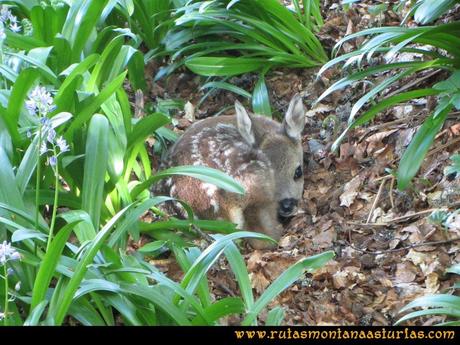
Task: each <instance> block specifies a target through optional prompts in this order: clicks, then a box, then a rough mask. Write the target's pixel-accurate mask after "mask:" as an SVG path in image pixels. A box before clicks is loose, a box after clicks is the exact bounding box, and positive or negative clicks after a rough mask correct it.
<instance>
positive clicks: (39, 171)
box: [34, 121, 42, 255]
mask: <svg viewBox="0 0 460 345" xmlns="http://www.w3.org/2000/svg"><path fill="white" fill-rule="evenodd" d="M41 146H42V123H41V122H40V121H39V123H38V158H37V171H36V173H37V178H36V180H35V222H34V225H35V230H38V215H39V213H40V211H39V208H40V205H39V201H40V179H41V174H42V169H41V168H42V165H41V162H40V147H41ZM37 250H38V248H37V242H36V241H34V254H35V255H37Z"/></svg>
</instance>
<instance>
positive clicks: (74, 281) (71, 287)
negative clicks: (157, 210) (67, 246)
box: [52, 205, 132, 325]
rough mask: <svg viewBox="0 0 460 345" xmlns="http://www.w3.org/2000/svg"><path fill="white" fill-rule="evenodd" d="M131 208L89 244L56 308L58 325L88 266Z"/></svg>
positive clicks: (120, 213)
mask: <svg viewBox="0 0 460 345" xmlns="http://www.w3.org/2000/svg"><path fill="white" fill-rule="evenodd" d="M131 206H132V205H129V206H127V207H125V208H124V209H122V210H121V211H120V212H118V213H117V214H116V215H115V216H114V217H113V218H112V219H110V220H109V221H108V222H107V224H105V225H104V227H103V228H102V229H101V231H99V233H98V234H97V235H96V237H95V238H94V240H92V241H91V243H90V244H89V246H88V248H87V250H86V252H85V254H84V255H83V257H82V258H81V259H80V260H79V261H78V264H77V267H76V268H75V271H74V273H73V276H72V278H71V279H70V281H69V283H68V284H67V286H66V287H65V290H64V291H63V295H62V298H61V299H60V301H59V303H58V304H57V306H56V311H55V315H52V317H54V320H55V322H56V325H60V324H62V322H63V320H64V317H65V316H66V314H67V312H68V310H69V307H70V305H71V303H72V300H73V297H74V295H75V292H76V291H77V289H78V286H79V285H80V283H81V281H82V280H83V278H84V276H85V273H86V271H87V270H88V265H89V264H91V263H92V261H93V259H94V257H95V256H96V254H97V252H98V251H99V249H100V248H101V246H102V245H103V244H104V242H105V240H106V239H107V236H108V235H109V234H110V231H111V230H112V227H113V226H114V225H115V223H116V222H117V221H118V219H120V217H121V216H123V214H124V213H125V212H126V211H127V210H128V209H129V208H130V207H131Z"/></svg>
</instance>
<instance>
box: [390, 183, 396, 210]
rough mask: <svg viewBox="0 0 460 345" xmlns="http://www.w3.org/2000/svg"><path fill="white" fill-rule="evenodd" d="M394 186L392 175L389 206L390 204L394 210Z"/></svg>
mask: <svg viewBox="0 0 460 345" xmlns="http://www.w3.org/2000/svg"><path fill="white" fill-rule="evenodd" d="M394 185H395V177H394V176H393V175H392V176H391V180H390V192H389V193H390V204H391V208H392V209H393V208H395V202H394V200H393V187H394Z"/></svg>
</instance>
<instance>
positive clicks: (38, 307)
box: [0, 0, 333, 325]
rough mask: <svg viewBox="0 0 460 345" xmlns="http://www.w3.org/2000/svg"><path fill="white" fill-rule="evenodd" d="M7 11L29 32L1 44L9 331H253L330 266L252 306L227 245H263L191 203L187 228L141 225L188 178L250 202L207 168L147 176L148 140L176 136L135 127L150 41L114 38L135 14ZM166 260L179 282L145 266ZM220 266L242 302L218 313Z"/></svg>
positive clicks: (240, 263)
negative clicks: (220, 263) (162, 188)
mask: <svg viewBox="0 0 460 345" xmlns="http://www.w3.org/2000/svg"><path fill="white" fill-rule="evenodd" d="M1 3H8V4H12V5H8V8H7V10H8V11H12V12H11V13H14V15H16V16H17V17H18V18H20V20H21V23H25V22H27V21H29V22H30V25H31V26H30V31H29V32H28V33H26V32H25V30H24V31H20V32H15V30H16V28H15V27H14V26H13V29H14V30H11V27H9V28H4V31H3V34H1V32H0V46H2V48H4V49H2V50H1V53H0V54H1V59H0V166H1V169H0V186H1V187H0V243H1V245H0V269H1V271H0V301H1V302H0V310H1V312H0V322H1V323H2V324H3V325H23V324H24V325H61V324H67V323H73V322H75V320H76V321H77V322H78V323H80V324H83V325H114V324H118V323H123V324H127V325H194V324H197V325H198V324H199V325H214V324H218V323H219V319H220V318H222V317H223V316H225V315H228V314H238V315H239V314H241V315H243V317H244V323H245V324H255V323H256V322H257V321H256V317H257V315H258V313H259V312H260V310H262V309H263V308H265V307H266V305H267V303H268V302H269V301H271V300H272V299H273V298H274V297H275V296H276V295H277V294H279V293H281V292H282V291H283V290H284V289H285V288H287V287H288V286H289V285H291V284H292V283H293V282H294V281H295V280H296V279H298V278H299V277H301V275H302V274H303V272H304V271H305V270H309V269H314V268H317V267H319V266H320V265H322V264H324V263H325V262H326V261H327V260H329V259H330V258H331V257H332V256H333V253H331V252H327V253H324V254H320V255H318V256H315V257H311V258H307V259H304V260H301V261H300V262H299V263H297V264H295V265H293V266H292V267H291V268H289V269H288V270H286V271H285V272H284V273H283V274H282V275H281V276H280V277H279V278H278V279H277V280H276V281H275V282H273V284H272V285H271V286H270V287H269V288H268V289H267V290H266V291H265V292H264V294H262V296H260V298H259V299H258V300H257V301H254V296H253V295H252V290H251V287H250V284H249V277H248V274H247V271H246V268H245V265H244V260H243V258H242V257H241V254H240V253H239V252H238V250H237V247H236V246H235V244H234V243H233V241H235V240H238V239H241V238H259V239H265V240H270V239H269V238H267V237H266V236H264V235H261V234H257V233H248V232H236V230H237V229H236V226H235V225H234V224H231V223H228V222H223V221H206V220H196V219H194V215H193V210H191V209H190V207H188V206H187V205H185V204H183V206H184V208H185V209H186V210H187V212H188V219H185V220H179V219H176V218H173V217H164V218H163V219H162V220H160V221H157V222H153V223H152V222H149V221H147V220H145V219H144V216H146V215H149V214H155V215H158V216H159V217H161V216H163V213H162V212H161V211H160V210H159V209H158V206H159V205H160V204H161V203H163V202H165V201H169V200H171V198H169V197H164V196H155V195H151V193H150V191H149V187H150V185H151V184H152V183H154V182H155V181H158V180H159V179H161V178H165V177H169V176H173V175H177V174H183V175H188V176H192V177H194V178H198V179H202V180H204V181H206V182H208V183H213V184H215V185H217V186H219V187H221V188H224V189H226V190H228V191H230V192H234V193H243V192H244V190H243V188H242V187H241V186H240V185H239V184H238V183H237V182H236V181H235V180H233V179H232V178H230V177H229V176H226V175H224V174H223V173H221V172H219V171H217V170H214V169H210V168H206V167H198V166H192V167H175V168H172V169H168V170H165V171H162V172H161V173H157V174H154V173H152V171H153V169H152V166H151V162H150V159H149V152H148V148H147V147H146V145H145V139H146V138H147V137H149V136H151V135H154V136H156V137H157V138H158V139H159V140H162V139H163V136H167V137H168V138H170V139H171V138H172V139H174V136H171V135H170V133H169V132H167V131H165V130H164V128H163V127H162V126H163V125H165V124H167V123H169V122H170V117H169V116H167V115H165V114H163V113H161V112H153V113H148V114H147V115H146V116H144V117H142V118H134V117H133V114H132V111H131V106H130V103H129V96H128V93H127V92H126V90H125V88H124V87H123V86H124V85H125V83H126V82H127V78H128V79H129V82H130V84H131V86H132V87H133V88H134V89H137V88H142V87H143V84H144V82H143V75H144V73H143V54H142V52H141V51H140V50H139V49H138V47H139V45H140V43H141V42H142V40H144V39H145V40H149V38H148V35H149V34H148V33H141V32H139V33H137V34H134V33H133V32H131V31H130V30H129V29H126V28H123V27H120V26H117V25H119V24H117V23H119V16H120V15H122V16H123V15H125V14H126V13H125V14H124V12H123V11H124V10H125V9H128V10H129V8H130V4H131V2H130V1H123V2H120V1H99V0H83V1H75V2H72V4H71V5H70V6H69V5H68V4H67V2H59V1H56V2H52V5H50V4H47V3H46V2H42V1H35V0H29V1H1ZM135 3H138V4H140V3H143V2H140V1H138V2H135ZM144 5H145V6H147V4H146V3H144ZM123 6H125V7H123ZM152 6H153V5H152ZM127 13H128V14H129V13H130V12H129V11H128V12H127ZM11 15H13V14H11ZM133 20H137V19H135V18H134V19H133ZM10 21H11V20H10ZM8 25H9V23H8ZM144 34H145V37H144V36H143V35H144ZM153 39H154V40H153V41H151V42H150V43H149V44H155V39H158V37H153ZM139 61H141V63H140V62H139ZM163 107H164V104H163ZM162 129H163V131H162ZM197 228H199V229H200V230H203V231H213V232H218V233H221V234H223V235H219V234H217V235H214V236H213V237H212V238H213V240H212V243H209V246H208V247H207V248H206V249H205V250H203V251H201V250H200V249H199V248H198V247H196V246H195V245H194V244H193V241H192V240H193V239H195V238H196V237H197V231H196V230H195V229H197ZM141 233H145V234H148V235H149V236H151V237H152V238H153V240H154V241H153V242H152V243H151V244H150V245H147V246H145V247H144V248H143V249H142V250H139V251H136V252H134V253H133V254H128V249H129V243H130V240H134V241H138V240H139V237H140V234H141ZM165 251H170V252H171V253H173V255H174V258H175V260H177V262H178V263H179V264H180V266H181V268H182V270H183V271H184V278H183V279H182V281H181V282H175V281H172V280H171V279H170V278H168V277H167V276H166V275H165V274H163V273H161V272H160V271H159V270H158V269H157V268H156V267H155V266H154V265H152V264H150V263H149V262H148V261H147V260H146V256H148V257H156V256H158V255H161V254H163V253H164V252H165ZM222 254H224V255H225V256H226V257H227V258H228V261H229V263H230V265H231V267H232V270H233V272H234V273H235V276H236V279H237V280H238V282H239V286H240V289H241V293H242V297H231V298H224V299H221V300H218V301H214V302H212V300H211V290H210V287H209V286H208V284H207V277H206V273H207V271H208V270H209V268H210V267H211V266H212V264H213V263H214V262H216V260H218V258H219V257H220V256H221V255H222ZM270 315H272V316H271V319H270V322H273V323H279V322H281V319H282V313H281V312H280V310H279V308H278V309H275V311H274V312H272V313H271V314H270Z"/></svg>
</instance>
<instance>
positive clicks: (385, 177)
mask: <svg viewBox="0 0 460 345" xmlns="http://www.w3.org/2000/svg"><path fill="white" fill-rule="evenodd" d="M391 177H393V175H385V176H380V177H377V178H376V179H374V182H378V181H382V180H387V179H389V178H391Z"/></svg>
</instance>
